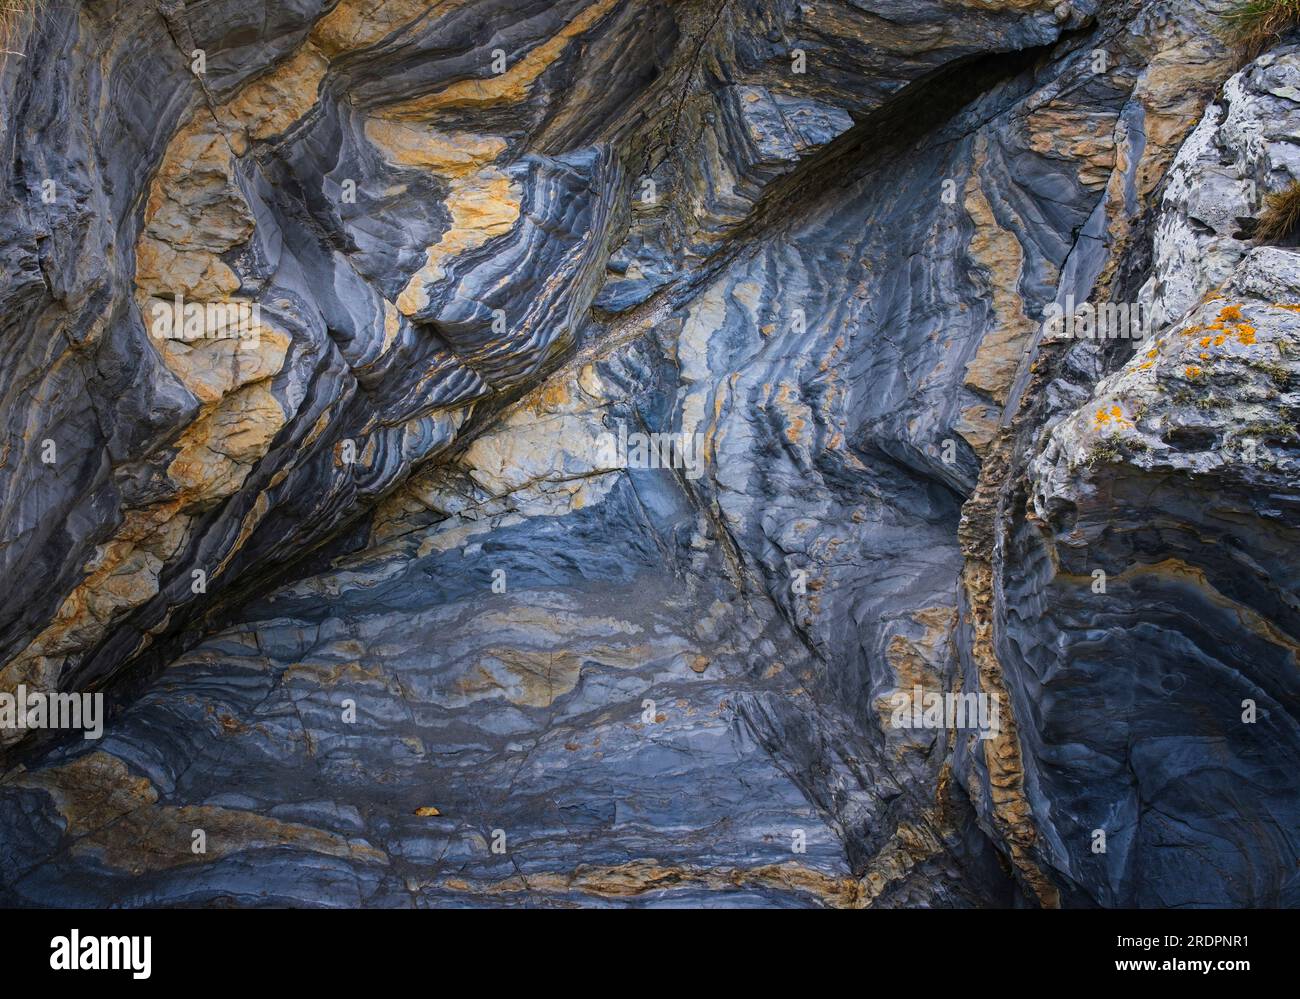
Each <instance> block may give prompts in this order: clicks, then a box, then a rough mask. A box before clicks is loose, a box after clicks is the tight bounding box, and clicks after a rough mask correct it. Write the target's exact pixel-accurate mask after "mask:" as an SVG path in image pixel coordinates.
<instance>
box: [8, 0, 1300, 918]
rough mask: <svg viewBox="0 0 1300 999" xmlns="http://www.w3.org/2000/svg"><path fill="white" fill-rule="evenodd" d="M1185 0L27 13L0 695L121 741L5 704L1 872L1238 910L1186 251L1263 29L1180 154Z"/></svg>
mask: <svg viewBox="0 0 1300 999" xmlns="http://www.w3.org/2000/svg"><path fill="white" fill-rule="evenodd" d="M1223 6H1224V5H1223V4H1221V3H1217V2H1211V3H1200V2H1198V3H1188V4H1181V5H1178V6H1177V8H1175V9H1171V8H1169V7H1168V5H1164V4H1158V3H1149V4H1144V3H1132V4H1123V5H1121V4H1113V5H1111V4H1107V5H1102V6H1100V7H1099V6H1098V5H1097V4H1094V3H1092V2H1077V0H1076V2H1074V3H1039V2H1036V0H1006V2H993V0H988V2H985V0H980V2H971V3H966V4H961V5H955V4H947V3H937V2H936V3H929V2H926V3H920V4H918V3H915V2H908V3H895V2H892V0H881V2H874V3H857V2H832V3H819V4H811V5H810V4H802V3H794V2H793V0H744V2H731V3H721V4H717V3H714V4H706V3H699V2H673V3H669V2H667V0H663V2H654V3H633V2H631V0H565V2H560V3H551V2H546V3H542V2H525V3H518V2H516V3H502V2H498V0H458V2H455V3H449V4H438V5H429V4H425V3H419V2H415V0H386V2H383V3H379V4H374V3H359V2H354V0H340V2H339V3H337V4H335V5H334V6H333V7H329V6H328V5H324V4H315V3H279V4H266V5H262V4H254V5H253V7H252V8H249V7H248V6H247V5H236V4H233V3H216V4H208V5H204V6H203V7H202V8H200V7H198V6H195V7H186V6H185V5H184V4H179V3H178V4H168V5H166V6H164V7H162V8H159V9H155V8H154V7H152V6H149V5H146V4H144V3H139V2H127V0H121V2H119V3H112V4H99V5H94V6H93V7H91V8H87V9H84V10H80V11H73V10H70V9H68V8H53V9H51V10H50V11H48V12H46V13H45V14H43V15H42V16H41V19H40V21H39V22H38V23H37V24H36V25H35V26H33V27H32V28H31V30H30V31H29V33H28V34H27V35H26V36H25V38H26V41H25V44H26V45H27V47H28V49H29V54H30V55H31V56H32V60H31V62H30V63H24V64H23V65H16V64H15V61H12V60H11V62H10V63H9V64H7V65H6V67H5V69H4V76H3V92H4V94H5V95H6V106H7V107H9V108H11V109H12V110H10V111H8V112H6V113H5V114H4V115H3V116H0V129H3V131H2V132H0V136H3V138H4V140H5V143H6V146H7V147H8V148H12V149H13V150H14V155H13V157H12V158H11V160H10V162H9V163H8V166H7V169H6V173H5V176H4V183H5V185H6V189H7V190H8V191H9V192H11V194H12V200H13V202H14V204H15V206H16V207H15V210H14V211H13V212H12V213H10V215H8V216H7V217H6V219H5V221H4V223H3V227H2V228H0V257H3V259H4V260H5V261H6V262H7V264H9V265H10V266H8V267H7V268H6V272H5V274H6V276H5V279H4V280H3V282H0V315H3V316H4V319H3V328H2V331H0V336H2V337H3V341H4V344H5V345H6V347H8V348H9V349H8V351H7V355H6V356H8V357H12V358H13V361H12V363H10V364H9V365H7V366H6V368H5V370H4V372H3V374H0V391H3V396H0V398H3V399H4V404H3V419H4V425H5V427H6V435H7V440H8V442H9V443H8V444H7V446H6V450H5V455H6V457H5V459H4V461H3V462H0V496H2V497H3V498H4V501H5V502H4V507H3V513H2V514H0V541H2V544H0V560H2V561H0V566H2V567H3V568H4V569H5V570H6V572H7V578H9V579H10V580H12V581H14V585H12V586H11V587H10V588H9V589H7V590H6V592H5V593H4V594H3V595H2V596H0V652H2V653H3V659H0V662H2V663H3V665H2V666H0V692H6V691H11V690H14V689H16V688H17V687H18V686H19V685H23V686H24V687H25V688H30V689H32V690H62V691H81V690H87V689H92V688H93V689H105V688H106V689H108V690H109V692H110V693H111V694H113V695H114V703H115V705H116V708H117V711H116V713H115V715H114V717H113V718H112V720H111V721H110V723H109V725H108V727H107V730H106V733H105V736H104V738H103V739H102V740H99V741H97V742H94V743H92V742H87V741H85V740H81V739H80V738H73V739H70V740H62V741H60V740H52V739H49V738H46V737H43V736H42V735H41V734H40V733H37V734H36V735H35V736H29V734H28V733H27V732H26V731H24V730H19V729H9V730H8V731H5V732H0V739H2V740H3V742H4V744H5V745H7V746H9V747H10V748H9V749H8V750H5V751H4V752H6V753H7V755H6V757H5V759H4V760H3V762H4V764H5V767H6V769H5V772H4V774H3V776H0V843H3V846H2V847H0V902H4V903H8V904H22V905H40V904H65V905H105V904H110V903H112V904H124V905H153V904H194V903H211V902H215V901H232V902H235V903H238V904H250V905H251V904H293V905H376V906H379V905H394V906H396V905H402V906H410V905H415V906H419V905H431V904H438V905H448V904H451V905H539V904H540V905H578V904H584V905H606V904H638V905H655V904H674V905H680V904H710V905H716V904H732V905H782V906H796V905H799V906H803V905H833V906H866V905H876V906H908V905H923V906H988V905H1012V904H1039V905H1056V904H1067V905H1112V904H1115V905H1121V904H1122V905H1134V904H1136V905H1166V904H1167V905H1231V904H1235V905H1250V904H1263V905H1277V904H1294V903H1295V902H1296V900H1297V899H1296V892H1297V875H1296V857H1297V843H1296V832H1295V830H1296V829H1297V828H1298V825H1297V822H1296V819H1297V818H1298V817H1300V800H1297V799H1298V798H1300V785H1297V783H1296V780H1295V774H1296V772H1297V768H1296V766H1295V763H1296V762H1297V760H1296V756H1297V746H1298V744H1300V743H1298V740H1300V736H1298V733H1297V703H1296V694H1297V691H1296V684H1297V674H1296V665H1297V663H1296V660H1295V655H1296V649H1297V644H1296V643H1297V642H1298V641H1300V621H1297V620H1296V613H1297V606H1296V596H1295V594H1296V592H1297V585H1296V584H1297V579H1296V574H1297V571H1300V570H1298V569H1297V561H1296V558H1295V555H1294V551H1295V544H1294V543H1295V541H1296V538H1295V529H1296V527H1295V525H1296V524H1297V523H1298V522H1300V519H1298V518H1297V517H1296V510H1295V507H1296V504H1297V491H1296V486H1295V477H1294V474H1293V468H1294V465H1293V462H1294V460H1295V445H1296V440H1295V436H1296V431H1295V420H1296V408H1297V401H1298V400H1297V399H1296V397H1295V388H1294V386H1295V385H1296V384H1297V383H1296V381H1295V372H1294V370H1293V369H1294V365H1295V362H1296V357H1297V353H1296V349H1295V337H1296V329H1297V327H1298V324H1300V316H1297V313H1296V311H1295V309H1294V308H1288V306H1295V305H1297V304H1300V295H1298V294H1297V292H1300V283H1298V281H1297V275H1300V267H1298V266H1297V264H1296V261H1297V260H1300V256H1297V254H1296V253H1295V252H1294V251H1291V250H1288V249H1279V248H1258V249H1254V250H1251V247H1250V244H1249V242H1248V235H1247V234H1246V233H1244V232H1241V233H1240V234H1239V231H1238V230H1237V229H1233V230H1232V231H1231V232H1228V231H1227V230H1226V229H1224V230H1223V231H1218V229H1216V233H1215V235H1214V236H1213V237H1211V236H1209V235H1208V234H1206V233H1204V230H1203V227H1202V225H1201V223H1207V224H1209V225H1211V226H1218V225H1219V222H1220V221H1222V222H1223V224H1224V225H1225V226H1226V225H1227V224H1228V220H1229V219H1232V220H1237V219H1238V214H1237V213H1238V212H1240V211H1241V210H1242V209H1241V208H1239V207H1238V206H1237V204H1236V202H1235V201H1233V200H1232V197H1235V194H1234V193H1233V192H1235V191H1236V190H1237V188H1236V187H1235V186H1234V185H1237V184H1238V182H1239V181H1242V180H1244V179H1247V178H1253V179H1254V180H1255V181H1256V183H1257V185H1258V187H1259V190H1260V191H1261V192H1263V191H1271V190H1276V189H1279V188H1280V187H1281V186H1282V184H1283V183H1284V179H1285V177H1287V176H1291V175H1290V174H1289V173H1288V171H1289V170H1290V166H1289V164H1290V159H1288V156H1289V155H1290V154H1289V153H1288V152H1287V151H1286V148H1287V147H1286V145H1285V143H1286V139H1287V136H1289V134H1290V132H1291V131H1293V129H1291V127H1290V125H1288V124H1287V123H1286V122H1287V121H1289V119H1287V118H1286V117H1285V116H1286V115H1287V114H1290V110H1293V107H1292V106H1291V105H1290V104H1288V103H1287V102H1288V101H1290V97H1289V91H1288V89H1287V88H1288V87H1289V85H1290V84H1289V82H1288V81H1289V80H1290V76H1289V75H1288V74H1291V73H1292V72H1293V68H1292V66H1291V63H1292V61H1293V55H1292V51H1291V49H1290V48H1288V47H1281V48H1279V49H1278V50H1277V51H1276V52H1274V53H1271V54H1269V55H1267V56H1265V57H1264V58H1263V59H1261V60H1260V61H1258V62H1257V63H1255V64H1254V65H1253V66H1252V67H1250V68H1248V69H1247V70H1246V71H1244V73H1243V74H1241V75H1238V76H1237V77H1234V78H1233V80H1232V81H1230V82H1228V83H1227V84H1226V85H1225V86H1224V96H1223V98H1222V101H1221V102H1220V103H1216V104H1213V105H1211V106H1210V108H1209V110H1208V111H1207V112H1206V116H1205V118H1204V119H1203V120H1201V124H1200V125H1199V126H1197V121H1198V119H1200V115H1201V110H1202V108H1203V107H1204V106H1205V105H1206V104H1207V103H1208V102H1209V101H1210V98H1211V96H1212V95H1213V94H1214V92H1215V91H1216V89H1217V88H1218V87H1219V86H1220V84H1221V83H1223V81H1224V79H1225V77H1227V76H1228V72H1229V57H1228V55H1227V53H1225V52H1224V51H1223V49H1222V47H1221V45H1220V43H1219V41H1218V39H1217V35H1216V33H1215V29H1216V25H1217V20H1216V16H1215V15H1216V13H1217V12H1218V11H1219V9H1220V8H1222V7H1223ZM195 49H201V50H203V52H204V54H205V57H206V72H205V73H199V74H196V73H194V72H192V71H191V59H192V56H191V53H192V52H193V51H194V50H195ZM146 53H148V54H149V55H148V58H149V61H148V62H147V63H146V65H148V66H150V67H151V68H152V71H153V75H152V76H151V77H149V78H148V79H142V78H141V76H142V74H141V73H140V71H139V66H140V65H141V60H143V59H145V58H146ZM1099 53H1100V54H1101V55H1100V56H1099ZM105 95H114V98H113V99H110V98H108V97H106V96H105ZM1225 108H1226V109H1227V110H1226V111H1225V110H1224V109H1225ZM1288 109H1290V110H1288ZM1264 119H1266V120H1267V121H1268V122H1269V124H1268V126H1267V127H1266V128H1264V129H1262V130H1261V129H1259V128H1252V127H1251V125H1250V123H1251V122H1255V121H1260V120H1264ZM1194 127H1195V132H1193V128H1194ZM1189 133H1192V138H1191V139H1189V140H1188V141H1187V142H1186V143H1185V144H1184V142H1183V140H1184V138H1185V137H1186V136H1187V135H1188V134H1189ZM1180 146H1182V152H1181V153H1179V152H1178V150H1179V147H1180ZM1176 153H1177V155H1178V158H1177V161H1176V162H1175V154H1176ZM1171 163H1173V164H1174V165H1173V167H1172V170H1171V167H1170V164H1171ZM1218 176H1223V177H1227V178H1229V179H1228V181H1226V182H1225V184H1219V185H1214V184H1211V183H1210V182H1209V180H1207V178H1212V177H1218ZM46 177H49V178H52V179H53V180H54V181H55V190H56V192H57V197H56V198H55V200H54V201H53V202H52V203H46V202H43V201H42V200H41V193H42V184H41V181H42V180H43V179H44V178H46ZM1162 185H1163V186H1162ZM1225 192H1226V193H1225ZM1245 208H1246V216H1242V218H1244V217H1248V216H1250V215H1251V214H1252V213H1254V212H1255V211H1257V208H1258V205H1257V204H1256V205H1253V206H1251V205H1246V206H1245ZM1197 220H1201V222H1200V223H1198V221H1197ZM1192 247H1195V248H1197V249H1196V253H1195V254H1193V253H1192V252H1191V250H1190V248H1192ZM1207 248H1208V251H1207ZM1202 251H1207V252H1202ZM1193 257H1195V259H1193ZM1229 273H1231V275H1232V277H1231V281H1230V282H1229V284H1227V285H1225V286H1224V287H1223V288H1222V289H1219V288H1217V287H1216V286H1217V285H1218V284H1219V283H1220V282H1221V281H1223V280H1224V279H1225V278H1226V277H1227V276H1228V275H1229ZM1143 284H1146V286H1147V290H1146V291H1145V293H1144V295H1145V298H1144V299H1143V301H1144V302H1146V303H1148V304H1153V303H1154V305H1155V314H1156V315H1157V316H1158V317H1161V318H1159V320H1158V322H1159V324H1160V325H1161V326H1164V324H1165V323H1166V322H1172V321H1173V320H1175V319H1177V320H1178V321H1177V322H1176V323H1174V324H1173V325H1170V326H1168V327H1167V328H1164V329H1162V330H1161V331H1160V332H1159V337H1158V339H1155V340H1153V341H1152V342H1150V343H1144V344H1143V345H1142V346H1141V348H1139V349H1138V350H1137V351H1133V350H1130V349H1129V345H1128V344H1127V343H1120V344H1116V343H1109V344H1107V343H1099V342H1096V341H1093V342H1079V343H1075V344H1073V345H1072V346H1069V347H1068V349H1062V348H1061V347H1060V346H1059V345H1056V344H1049V343H1045V342H1044V341H1043V337H1042V319H1043V316H1044V314H1045V311H1046V310H1047V309H1048V308H1049V307H1050V306H1051V305H1052V304H1053V303H1063V302H1065V301H1066V300H1067V298H1069V297H1073V298H1075V299H1076V300H1078V301H1084V300H1087V299H1090V298H1091V299H1092V300H1094V301H1105V300H1111V301H1125V300H1127V299H1128V298H1129V297H1135V296H1137V294H1138V291H1137V289H1138V288H1140V287H1141V286H1142V285H1143ZM1216 293H1217V294H1218V295H1220V296H1222V297H1221V298H1218V299H1215V300H1212V301H1211V300H1205V301H1203V299H1205V298H1206V296H1208V295H1211V294H1216ZM177 297H183V298H184V299H185V300H186V301H188V302H189V303H191V304H201V305H202V306H203V307H204V308H202V309H201V310H199V312H198V313H197V314H196V318H195V322H196V324H197V326H196V327H195V331H196V332H198V333H202V334H207V335H205V336H204V335H201V336H197V337H195V338H191V339H189V340H177V339H167V338H159V337H158V336H155V335H153V333H154V330H155V327H154V325H153V323H154V321H155V320H156V319H159V318H160V317H161V318H162V319H166V318H167V317H168V316H169V315H171V313H169V309H168V306H171V307H173V308H177V306H176V305H175V299H176V298H177ZM253 303H256V305H257V306H258V309H259V312H258V315H257V319H256V322H255V323H253V324H251V326H249V327H248V328H247V329H243V330H242V332H244V333H245V334H246V335H245V337H244V338H243V339H242V340H232V339H229V338H225V339H223V338H221V337H217V336H213V335H212V334H214V333H220V332H228V331H229V328H230V327H231V326H232V324H233V323H234V322H235V319H236V318H237V317H238V316H239V315H240V313H239V312H238V311H237V310H238V308H239V307H240V306H250V305H251V304H253ZM209 306H211V309H209V308H208V307H209ZM232 309H233V310H235V311H228V310H232ZM1189 309H1190V310H1192V311H1191V314H1190V315H1188V316H1187V317H1186V318H1184V315H1183V314H1184V313H1186V312H1187V311H1188V310H1189ZM1162 310H1163V311H1162ZM1233 310H1240V312H1239V313H1238V312H1237V311H1233ZM1216 324H1217V325H1216ZM1193 327H1206V328H1205V329H1197V330H1196V332H1195V333H1189V332H1188V330H1189V329H1191V328H1193ZM1247 330H1249V332H1247ZM1203 340H1207V341H1208V342H1204V343H1203V342H1202V341H1203ZM1148 351H1150V352H1152V353H1150V354H1148ZM1202 353H1204V354H1205V355H1206V356H1205V357H1201V356H1200V355H1201V354H1202ZM1130 355H1131V356H1130ZM1193 368H1194V369H1195V371H1192V370H1191V369H1193ZM1116 410H1118V413H1116ZM649 435H657V436H656V437H655V438H653V440H654V442H655V443H654V446H651V441H650V440H647V439H646V438H648V437H649ZM47 439H49V440H53V441H54V443H55V446H56V447H55V453H56V455H57V457H56V459H55V460H54V461H53V462H52V463H46V462H43V461H42V460H41V458H42V453H43V451H42V448H43V445H44V441H45V440H47ZM665 441H667V443H665ZM661 445H662V446H661ZM1247 451H1249V454H1250V456H1249V457H1247ZM1094 568H1100V569H1103V570H1104V571H1105V573H1106V583H1107V586H1106V590H1105V592H1104V593H1095V592H1094V591H1093V583H1094V577H1093V576H1092V570H1093V569H1094ZM196 571H198V572H200V573H201V574H202V579H203V582H204V584H205V585H203V586H201V587H196V586H195V585H194V580H195V575H194V574H195V572H196ZM918 690H920V691H922V692H924V693H926V694H927V695H940V696H941V695H945V694H946V695H949V698H950V700H951V698H952V697H953V696H954V695H965V696H966V697H968V698H970V702H969V703H970V704H972V705H973V704H974V703H975V702H976V701H977V700H979V703H980V704H981V705H987V704H988V703H989V702H990V701H991V702H992V704H993V716H994V721H993V723H992V724H991V725H990V724H989V723H988V721H987V720H985V721H981V722H979V724H975V723H973V722H972V720H971V719H970V718H967V719H965V720H964V721H960V722H958V721H955V720H954V719H953V718H951V717H945V716H943V715H942V712H941V715H940V717H939V719H938V721H937V722H933V723H931V722H928V721H927V722H925V723H923V724H920V725H917V726H914V725H913V724H912V719H913V715H912V712H911V710H910V709H911V707H912V706H913V698H914V695H915V693H916V692H917V691H918ZM900 698H901V699H902V702H903V703H904V704H906V705H907V708H908V710H906V711H904V712H902V713H901V714H900V709H899V705H900ZM981 698H982V699H983V700H980V699H981ZM1245 700H1250V701H1253V702H1254V705H1255V709H1256V711H1257V718H1258V720H1257V721H1256V723H1254V724H1253V725H1248V724H1244V723H1242V722H1241V720H1240V718H1241V713H1242V710H1243V708H1242V706H1241V703H1240V702H1242V701H1245ZM961 703H963V704H965V703H967V702H965V701H963V702H961ZM916 706H917V714H916V716H915V720H916V721H918V722H920V721H922V719H921V715H920V705H919V704H917V705H916ZM972 710H974V709H973V708H972ZM981 717H982V716H981ZM199 829H202V830H203V831H204V834H205V835H204V839H205V842H206V852H204V853H196V852H194V849H193V842H194V833H195V830H199ZM1095 830H1102V831H1103V832H1105V834H1106V843H1107V850H1106V852H1105V853H1103V854H1098V853H1095V852H1094V843H1095V837H1094V831H1095Z"/></svg>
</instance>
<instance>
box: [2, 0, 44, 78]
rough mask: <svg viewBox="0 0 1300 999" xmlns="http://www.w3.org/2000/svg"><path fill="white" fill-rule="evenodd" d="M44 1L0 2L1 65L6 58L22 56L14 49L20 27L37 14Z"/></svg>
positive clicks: (14, 0) (6, 0)
mask: <svg viewBox="0 0 1300 999" xmlns="http://www.w3.org/2000/svg"><path fill="white" fill-rule="evenodd" d="M41 3H42V0H0V63H3V62H4V60H5V57H6V56H11V55H16V56H21V55H22V53H21V52H19V51H16V50H15V49H14V47H13V46H14V40H15V39H16V38H17V37H18V26H19V25H20V24H21V23H22V22H23V21H24V20H25V19H26V18H29V17H32V16H34V15H35V14H36V11H37V10H38V9H39V8H40V6H41Z"/></svg>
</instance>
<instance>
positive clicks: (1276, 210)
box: [1255, 0, 1300, 243]
mask: <svg viewBox="0 0 1300 999" xmlns="http://www.w3.org/2000/svg"><path fill="white" fill-rule="evenodd" d="M1297 2H1298V3H1300V0H1297ZM1297 230H1300V183H1293V184H1292V185H1291V186H1290V187H1288V188H1287V189H1286V190H1285V191H1279V192H1278V193H1277V194H1270V195H1269V196H1268V197H1267V198H1266V199H1265V200H1264V210H1263V211H1262V212H1260V213H1259V225H1257V226H1256V227H1255V238H1256V239H1257V240H1259V241H1260V242H1262V243H1282V242H1287V241H1290V240H1292V239H1294V238H1295V236H1296V233H1297Z"/></svg>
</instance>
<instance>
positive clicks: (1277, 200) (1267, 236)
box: [1255, 183, 1300, 243]
mask: <svg viewBox="0 0 1300 999" xmlns="http://www.w3.org/2000/svg"><path fill="white" fill-rule="evenodd" d="M1297 230H1300V183H1292V184H1291V186H1290V187H1288V188H1287V189H1286V190H1285V191H1279V192H1278V193H1277V194H1270V195H1269V196H1268V197H1267V198H1265V199H1264V210H1263V211H1261V212H1260V213H1259V224H1258V225H1257V226H1256V227H1255V239H1256V240H1258V241H1259V242H1261V243H1282V242H1288V241H1290V240H1291V239H1293V238H1294V237H1295V236H1296V234H1297Z"/></svg>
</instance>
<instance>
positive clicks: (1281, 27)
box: [1223, 0, 1300, 59]
mask: <svg viewBox="0 0 1300 999" xmlns="http://www.w3.org/2000/svg"><path fill="white" fill-rule="evenodd" d="M1223 19H1224V21H1225V31H1224V34H1226V35H1227V38H1228V41H1229V42H1230V43H1231V44H1232V46H1233V47H1234V48H1235V49H1236V50H1237V52H1238V53H1239V54H1240V55H1241V56H1242V58H1244V59H1254V58H1255V57H1256V56H1258V55H1259V54H1260V53H1261V52H1263V51H1264V50H1265V49H1267V48H1268V47H1269V46H1270V45H1273V44H1274V43H1275V42H1277V41H1278V40H1279V39H1280V38H1281V37H1282V36H1283V35H1285V34H1286V33H1287V32H1288V31H1290V30H1291V29H1293V28H1296V27H1300V0H1245V2H1244V3H1242V4H1240V5H1238V6H1237V7H1234V8H1233V9H1232V10H1230V11H1229V12H1228V13H1226V14H1224V15H1223Z"/></svg>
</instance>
